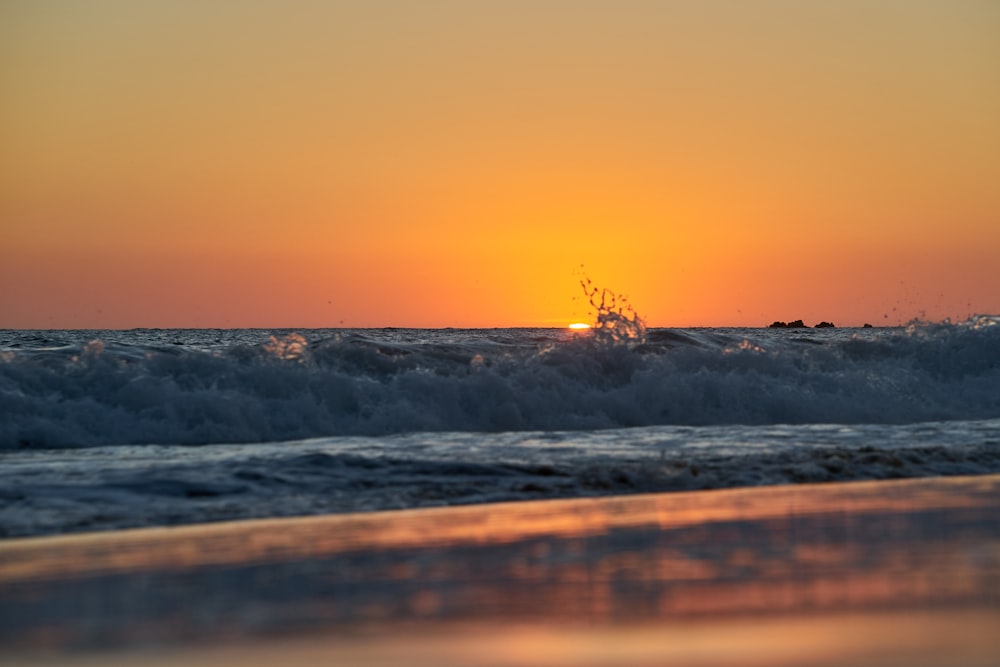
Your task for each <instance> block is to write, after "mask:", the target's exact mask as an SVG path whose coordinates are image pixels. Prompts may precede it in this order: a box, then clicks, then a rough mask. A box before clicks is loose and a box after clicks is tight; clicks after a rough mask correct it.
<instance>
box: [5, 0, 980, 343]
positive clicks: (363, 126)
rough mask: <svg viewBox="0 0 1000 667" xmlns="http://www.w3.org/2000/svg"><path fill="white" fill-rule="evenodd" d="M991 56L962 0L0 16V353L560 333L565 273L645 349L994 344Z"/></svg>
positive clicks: (24, 5)
mask: <svg viewBox="0 0 1000 667" xmlns="http://www.w3.org/2000/svg"><path fill="white" fill-rule="evenodd" d="M998 35H1000V3H996V2H992V1H991V0H983V1H981V2H973V1H955V0H951V1H949V2H938V1H923V0H896V1H892V0H887V1H883V2H869V1H867V0H864V1H861V0H858V1H850V0H837V1H833V0H831V1H829V2H826V1H824V0H816V1H815V2H801V1H798V0H788V1H786V2H775V1H770V2H768V1H759V2H733V1H728V2H721V1H713V0H691V1H690V2H682V1H673V2H671V1H670V0H620V1H617V2H596V1H593V0H590V1H588V0H541V1H536V0H532V1H525V0H497V1H486V0H483V1H476V2H469V1H467V0H427V1H426V2H403V1H391V0H357V1H353V2H336V1H333V0H331V1H329V2H320V1H304V0H292V1H284V2H264V1H254V0H239V1H236V0H234V1H232V2H223V1H222V0H220V1H218V2H210V3H205V2H197V1H194V0H163V1H162V2H155V1H151V2H141V3H139V2H132V1H131V0H106V1H99V0H95V1H93V2H75V1H71V0H64V1H58V0H24V1H20V0H8V1H7V2H5V3H3V5H2V6H0V99H3V103H2V104H0V234H2V244H0V285H2V288H0V327H46V328H47V327H68V328H75V327H140V326H150V327H189V326H206V327H213V326H223V327H227V326H234V327H235V326H265V327H311V326H340V325H344V326H477V327H478V326H535V325H540V326H561V325H564V324H566V323H568V322H571V321H574V320H578V319H586V317H587V309H586V308H585V303H584V302H583V300H582V298H581V291H580V289H579V285H578V283H579V280H580V278H581V277H582V271H585V272H586V273H587V275H589V276H590V277H591V279H592V280H593V281H594V282H595V283H596V284H599V285H606V286H608V287H611V288H613V289H615V290H618V291H621V292H624V293H626V294H628V296H629V297H630V299H631V301H632V303H633V304H634V305H635V307H636V309H637V310H638V311H639V312H640V313H641V314H643V315H644V316H645V317H646V318H647V320H648V321H649V323H650V324H651V325H653V326H698V325H705V326H724V325H748V326H760V325H766V324H769V323H770V322H771V321H772V320H775V319H784V320H788V319H798V318H802V319H804V320H806V321H807V322H809V323H811V322H815V321H818V320H820V319H826V320H832V321H834V322H836V323H837V324H843V325H851V324H860V323H862V322H872V323H874V324H883V323H890V324H896V323H898V322H905V321H907V320H909V319H910V318H913V317H918V316H923V317H925V318H928V319H940V318H943V317H946V316H950V317H965V316H966V315H968V314H969V313H970V312H990V313H1000V261H998V260H997V257H998V256H1000V251H998V250H997V248H1000V121H998V120H997V119H1000V39H998ZM581 265H582V266H583V267H584V268H583V269H582V270H581Z"/></svg>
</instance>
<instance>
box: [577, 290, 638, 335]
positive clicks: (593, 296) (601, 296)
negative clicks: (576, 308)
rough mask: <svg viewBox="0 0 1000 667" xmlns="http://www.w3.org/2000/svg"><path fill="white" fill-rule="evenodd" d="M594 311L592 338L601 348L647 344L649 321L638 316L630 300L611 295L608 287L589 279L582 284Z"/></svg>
mask: <svg viewBox="0 0 1000 667" xmlns="http://www.w3.org/2000/svg"><path fill="white" fill-rule="evenodd" d="M580 287H582V288H583V293H584V294H586V295H587V300H588V301H589V302H590V306H591V308H593V309H594V325H593V327H591V332H592V335H593V336H594V339H595V341H596V342H598V343H599V344H601V345H612V346H613V345H623V344H625V345H628V344H632V343H639V344H641V343H645V342H646V322H645V321H644V320H643V319H642V318H641V317H639V313H637V312H635V309H634V308H632V305H631V304H630V303H629V302H628V298H626V297H624V296H622V295H620V294H616V293H615V292H612V291H611V290H609V289H608V288H607V287H603V288H598V287H595V286H594V284H593V283H592V282H590V278H584V279H583V280H581V281H580Z"/></svg>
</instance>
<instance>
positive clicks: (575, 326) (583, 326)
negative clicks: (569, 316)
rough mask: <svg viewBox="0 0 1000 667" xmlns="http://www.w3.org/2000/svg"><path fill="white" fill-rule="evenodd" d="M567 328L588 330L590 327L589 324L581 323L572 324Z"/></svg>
mask: <svg viewBox="0 0 1000 667" xmlns="http://www.w3.org/2000/svg"><path fill="white" fill-rule="evenodd" d="M569 328H570V329H589V328H590V325H589V324H584V323H583V322H574V323H573V324H571V325H569Z"/></svg>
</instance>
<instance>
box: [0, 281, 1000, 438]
mask: <svg viewBox="0 0 1000 667" xmlns="http://www.w3.org/2000/svg"><path fill="white" fill-rule="evenodd" d="M597 303H598V304H600V303H601V301H600V300H597ZM605 305H607V303H606V302H605ZM623 312H626V313H628V312H629V311H623ZM632 315H634V313H632ZM628 320H629V321H631V322H639V323H641V319H639V318H638V317H637V316H636V317H635V319H633V318H632V317H631V315H630V317H629V318H628ZM998 322H1000V318H990V317H980V318H974V319H972V320H969V321H968V322H963V323H958V324H951V323H944V324H922V325H915V326H911V327H910V328H908V329H894V330H886V329H881V330H880V329H876V330H864V331H861V330H856V331H848V330H844V329H838V330H823V331H818V330H810V331H805V332H802V333H798V334H794V335H790V334H789V333H788V332H784V331H779V332H775V331H769V330H718V329H710V330H669V329H659V330H651V331H648V332H646V331H645V330H644V328H643V329H642V330H641V331H642V334H643V336H644V339H645V342H644V343H641V344H636V341H637V338H638V337H637V336H626V337H624V338H622V339H621V342H620V343H614V342H613V340H614V339H613V338H612V339H611V340H612V342H608V340H606V339H601V338H598V339H595V338H593V337H591V336H579V335H573V334H570V333H568V332H564V331H560V330H552V329H548V330H545V329H541V330H524V329H521V330H510V329H506V330H505V329H495V330H466V331H461V330H439V331H427V330H422V331H406V330H385V331H356V332H350V331H348V332H342V333H336V334H333V335H324V336H320V337H315V336H314V337H313V338H312V339H310V337H309V336H310V332H300V333H292V334H282V335H274V336H272V337H271V338H270V339H268V340H267V341H266V342H264V343H262V344H252V345H251V344H245V343H239V344H234V345H217V346H215V347H214V348H212V349H204V348H201V347H198V346H194V345H187V344H182V345H177V344H175V345H163V344H155V345H151V344H145V343H142V344H140V343H138V342H127V341H125V342H123V341H122V340H121V339H120V338H121V337H119V340H113V339H112V337H111V336H108V337H106V338H104V339H102V340H96V341H89V342H76V343H73V342H68V343H67V342H65V341H64V343H63V344H52V343H50V344H43V343H39V344H37V345H21V344H19V345H8V346H7V348H6V350H5V351H3V352H0V447H7V448H9V447H76V446H92V445H104V444H144V443H163V444H181V443H183V444H199V443H225V442H267V441H280V440H290V439H298V438H306V437H317V436H335V435H348V434H355V435H384V434H392V433H403V432H415V431H511V430H536V429H539V430H543V429H544V430H582V429H599V428H613V427H624V426H647V425H670V424H675V425H706V424H781V423H788V424H796V423H798V424H802V423H855V424H856V423H914V422H922V421H939V420H952V419H988V418H995V417H998V416H1000V326H996V325H997V323H998ZM622 330H623V329H618V328H617V327H615V328H612V329H610V331H613V332H618V333H620V332H621V331H622ZM172 335H173V336H174V337H175V338H179V337H183V335H184V332H183V331H177V332H173V333H172ZM126 338H127V336H126ZM133 338H136V339H139V338H141V336H139V335H138V334H136V335H134V336H133ZM639 340H641V339H639Z"/></svg>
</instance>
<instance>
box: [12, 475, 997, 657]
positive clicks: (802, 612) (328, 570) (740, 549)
mask: <svg viewBox="0 0 1000 667" xmlns="http://www.w3.org/2000/svg"><path fill="white" fill-rule="evenodd" d="M998 509H1000V476H998V475H992V476H981V477H964V478H938V479H925V480H905V481H894V482H861V483H849V484H829V485H814V486H805V485H803V486H788V487H770V488H757V489H736V490H724V491H711V492H694V493H676V494H655V495H637V496H628V497H616V498H600V499H574V500H557V501H538V502H523V503H508V504H499V505H480V506H469V507H456V508H441V509H430V510H414V511H399V512H381V513H373V514H361V515H343V516H326V517H308V518H301V519H275V520H254V521H243V522H233V523H224V524H211V525H202V526H187V527H179V528H156V529H145V530H134V531H120V532H114V533H100V534H91V535H75V536H65V537H50V538H29V539H15V540H7V541H3V542H0V617H2V618H3V619H4V623H2V624H0V649H6V650H9V651H17V652H18V655H22V654H30V653H31V652H32V651H36V650H38V649H45V650H53V649H57V650H59V651H62V652H63V653H60V655H63V656H64V657H65V656H69V655H73V654H69V653H65V651H71V650H75V649H83V650H86V651H95V650H97V651H107V650H109V649H114V650H115V651H123V650H124V651H130V650H134V649H136V648H141V647H143V646H147V645H150V644H155V645H156V646H160V647H163V646H168V647H173V650H175V651H178V652H182V653H183V652H185V651H188V648H186V647H188V646H189V642H192V641H196V642H198V644H199V645H207V646H223V647H225V646H229V648H226V649H225V650H228V651H233V652H235V653H234V654H233V655H236V654H238V653H239V652H240V650H241V648H240V646H242V645H243V644H242V643H243V642H246V641H249V640H253V641H254V642H259V641H260V640H261V639H262V638H267V637H275V636H281V637H286V638H287V637H293V638H295V643H294V646H295V647H298V648H297V649H296V650H301V651H305V652H306V653H308V652H309V651H311V650H313V648H315V647H316V646H322V647H325V650H327V651H334V652H336V651H341V652H347V653H350V654H351V655H355V654H357V656H359V655H361V654H362V653H364V652H365V651H368V653H367V654H366V655H368V657H369V658H371V659H370V660H368V661H367V662H366V661H365V660H361V659H360V658H358V659H357V660H352V661H351V662H356V663H357V664H382V663H379V662H378V660H376V658H378V659H379V660H381V659H382V658H385V660H384V661H383V662H385V664H392V662H391V660H390V659H389V658H390V657H391V655H392V651H394V650H398V651H403V653H402V654H401V655H404V654H412V655H413V656H415V657H418V656H419V655H420V650H425V653H426V655H427V656H433V655H437V656H438V658H441V659H442V660H443V661H444V664H484V663H483V661H484V660H486V658H491V659H496V660H495V661H494V662H492V663H490V664H511V665H515V664H636V662H635V661H634V660H633V658H635V659H636V660H638V659H639V658H640V657H642V656H643V655H645V654H644V653H642V652H643V651H646V650H647V649H648V651H650V652H652V653H650V655H653V654H656V655H659V656H660V657H663V656H665V655H667V654H670V655H674V656H675V657H676V656H677V655H681V654H682V653H683V651H685V650H691V651H695V652H697V650H701V649H698V646H699V644H698V643H697V642H696V641H695V640H694V639H693V637H697V636H700V635H698V632H703V631H704V632H707V630H706V628H713V627H715V628H725V629H726V630H725V631H726V633H728V634H727V635H726V639H725V642H724V645H725V646H730V645H733V646H736V645H740V644H742V645H743V649H740V650H741V651H743V652H744V653H745V654H746V656H745V658H740V660H743V661H742V662H741V661H740V660H735V661H727V660H729V658H727V657H726V656H725V655H723V653H724V651H723V652H721V653H720V651H722V649H719V650H717V651H715V653H713V654H711V655H710V656H709V657H710V658H711V660H709V662H708V664H758V663H756V662H753V661H748V660H749V656H750V655H751V654H750V653H746V651H749V650H750V649H751V648H752V646H751V645H754V646H756V644H754V642H756V641H757V640H756V639H754V640H753V641H751V640H750V639H749V637H751V636H754V637H758V636H760V637H764V638H765V639H762V640H761V641H763V642H764V645H766V647H769V648H767V651H770V653H769V654H768V655H770V656H771V658H774V659H777V658H781V656H786V657H787V656H790V655H793V654H794V650H793V649H795V647H796V646H798V645H799V643H800V642H804V641H805V640H804V639H803V638H804V637H812V639H810V640H809V641H808V642H806V645H807V646H810V647H813V648H812V649H810V650H812V651H813V653H812V654H811V655H812V658H819V657H823V655H824V654H820V653H817V652H816V651H818V650H819V649H818V648H816V647H822V646H825V645H826V644H824V642H826V643H827V644H830V645H831V646H832V645H833V643H834V639H833V638H832V636H833V635H834V634H843V633H844V632H848V631H849V635H850V636H848V637H846V638H845V639H843V641H845V642H846V646H848V648H850V647H851V646H854V649H856V650H857V651H860V653H858V655H860V656H861V657H864V656H865V655H868V654H869V653H870V652H871V651H874V650H875V648H876V647H878V646H882V644H884V643H885V642H889V643H890V644H891V648H892V649H893V650H892V651H890V653H891V654H892V655H901V656H906V655H910V654H911V653H912V650H913V648H914V647H915V646H923V647H924V648H925V649H926V654H927V655H932V654H934V651H935V650H940V651H951V649H950V648H948V647H950V646H952V645H953V644H954V641H953V640H954V638H955V637H959V636H962V637H966V639H967V640H968V641H965V642H964V643H963V644H962V646H964V647H966V648H967V649H968V650H967V651H966V653H963V655H965V654H968V655H971V656H973V658H975V659H978V658H976V656H983V655H990V654H992V655H996V653H995V649H996V647H997V639H996V638H995V634H996V633H992V632H985V631H982V628H984V627H986V626H990V625H991V624H992V625H995V623H996V621H997V619H998V618H1000V512H998V511H997V510H998ZM858 619H863V622H862V621H859V620H858ZM872 624H874V625H875V626H878V625H879V624H882V625H883V626H884V627H883V628H882V630H880V631H878V632H876V633H875V634H871V633H868V634H866V633H865V632H860V631H859V628H866V627H869V626H872ZM952 626H954V628H955V631H952V630H949V629H948V628H950V627H952ZM681 627H685V628H688V629H690V630H691V632H688V631H687V630H685V633H682V634H680V635H678V636H677V641H676V642H669V643H666V644H664V643H663V637H666V636H672V635H671V633H680V629H679V628H681ZM749 627H753V628H755V630H754V631H753V632H750V631H747V633H749V634H746V635H745V638H744V639H742V640H739V641H737V640H736V639H733V637H738V636H742V635H739V632H742V631H743V630H739V629H740V628H744V629H745V628H749ZM794 628H797V629H795V634H794V636H789V635H788V632H789V631H790V630H791V629H794ZM920 628H923V629H920ZM976 628H979V629H980V630H976ZM695 630H697V632H695ZM692 632H693V633H694V634H691V633H692ZM914 632H916V633H917V634H916V635H914V634H913V633H914ZM824 633H826V634H824ZM828 635H829V637H828V638H827V639H822V637H827V636H828ZM503 636H506V637H507V638H508V639H510V640H511V641H514V640H516V641H515V644H512V646H516V647H519V648H517V650H514V649H511V650H507V651H505V652H498V651H497V650H496V649H497V648H498V644H497V642H498V641H499V640H498V639H494V637H503ZM894 637H895V639H893V638H894ZM434 638H437V639H436V640H434ZM236 640H238V645H231V643H232V642H233V641H236ZM432 640H434V641H432ZM621 640H624V641H626V648H624V649H623V650H625V653H617V654H615V655H616V656H617V657H614V658H611V657H609V658H608V660H609V662H603V663H602V662H599V661H598V662H592V663H587V662H586V661H582V662H581V661H573V660H570V659H569V658H568V657H567V656H570V657H572V656H573V655H576V654H577V652H578V651H577V649H576V648H574V647H577V646H590V649H588V650H589V651H591V653H592V654H593V655H595V656H600V655H604V653H602V650H601V649H599V647H597V646H596V644H595V643H600V642H603V641H607V642H608V645H609V646H610V645H612V644H614V645H616V646H618V645H619V644H620V643H621ZM532 642H534V643H537V644H539V646H536V647H535V648H533V649H531V650H530V651H528V649H527V648H525V647H527V646H530V645H532ZM734 642H735V643H734ZM255 645H256V644H255ZM267 646H270V644H267ZM475 646H479V648H478V649H475V648H474V647H475ZM406 647H409V648H406ZM420 647H424V648H423V649H421V648H420ZM463 647H466V648H468V651H466V648H463ZM644 647H645V648H644ZM685 647H686V648H685ZM935 647H936V648H935ZM696 649H697V650H696ZM932 649H933V650H932ZM218 650H222V649H221V648H220V649H218ZM254 650H255V651H256V649H254ZM269 650H272V649H269ZM273 650H278V649H273ZM477 650H478V651H479V653H478V655H479V656H480V658H479V662H476V660H474V659H473V657H474V654H476V651H477ZM755 650H756V649H755ZM824 650H825V649H824ZM878 650H879V651H881V650H882V648H879V649H878ZM435 651H437V653H435ZM442 651H443V653H442ZM454 651H459V652H462V651H465V652H464V653H462V655H463V656H464V658H462V659H461V660H458V659H457V658H456V660H458V661H457V662H454V663H452V662H449V660H450V659H444V658H447V655H445V654H449V652H454ZM517 651H528V653H530V654H531V655H532V656H534V657H535V658H539V659H538V660H534V661H528V659H527V658H526V657H525V656H526V655H528V654H527V653H525V654H522V653H518V652H517ZM546 651H549V653H551V655H552V656H554V657H552V659H551V660H549V661H548V662H546V661H545V660H541V657H542V656H544V655H545V654H546ZM630 651H633V652H638V653H637V654H636V655H635V656H632V654H631V653H629V652H630ZM678 651H679V652H680V653H678ZM893 651H894V652H893ZM24 652H27V653H24ZM358 652H360V653H358ZM657 652H658V653H657ZM664 652H666V653H664ZM866 652H867V653H866ZM991 652H992V653H991ZM591 653H588V655H590V654H591ZM605 653H606V652H605ZM744 653H741V654H740V655H743V654H744ZM765 653H766V651H765ZM640 654H641V655H640ZM86 655H88V654H87V653H85V654H84V656H86ZM101 655H104V654H103V653H101ZM114 655H119V656H124V655H126V654H125V653H115V654H114ZM185 655H186V654H185ZM199 655H203V654H199ZM204 655H207V654H204ZM449 655H450V654H449ZM608 655H610V654H608ZM706 655H707V654H706ZM830 655H842V653H836V652H833V653H830ZM357 656H356V657H357ZM379 656H382V658H379ZM501 656H505V657H502V659H501ZM559 656H563V657H562V658H559ZM630 656H631V657H630ZM105 657H107V656H105ZM703 657H704V656H703ZM730 657H732V656H730ZM556 658H559V659H556ZM563 658H565V659H563ZM233 659H234V660H235V659H236V658H233ZM642 659H643V660H644V659H645V658H642ZM706 659H707V658H706ZM782 659H784V658H782ZM789 659H791V658H789ZM824 659H825V658H824ZM185 660H186V659H185ZM372 660H374V662H372ZM546 660H547V659H546ZM559 660H563V662H559ZM650 660H651V662H650V664H655V663H657V661H656V660H653V659H652V658H651V659H650ZM713 661H714V662H713ZM719 661H721V662H719ZM640 662H641V661H640ZM703 662H704V661H703ZM767 662H768V661H767V660H764V661H763V662H761V663H760V664H765V663H767ZM808 662H809V663H810V664H816V663H817V662H820V661H817V660H814V659H810V660H809V661H808ZM440 663H441V661H440V660H439V664H440ZM411 664H423V663H420V662H419V661H416V662H413V663H411ZM426 664H433V661H432V659H431V657H427V662H426ZM770 664H777V662H773V661H772V662H771V663H770ZM789 664H791V663H789ZM829 664H834V663H829ZM962 664H965V663H962ZM968 664H980V663H977V662H975V661H974V660H973V662H969V663H968ZM982 664H989V663H982Z"/></svg>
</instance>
